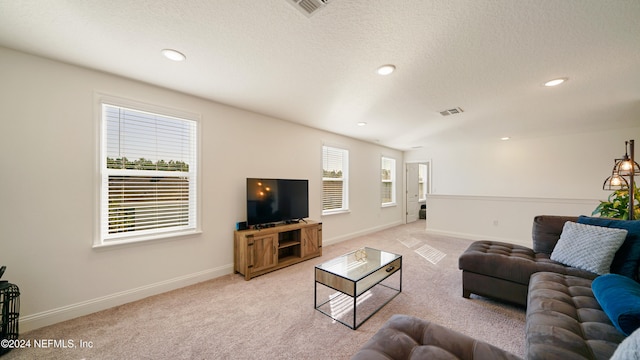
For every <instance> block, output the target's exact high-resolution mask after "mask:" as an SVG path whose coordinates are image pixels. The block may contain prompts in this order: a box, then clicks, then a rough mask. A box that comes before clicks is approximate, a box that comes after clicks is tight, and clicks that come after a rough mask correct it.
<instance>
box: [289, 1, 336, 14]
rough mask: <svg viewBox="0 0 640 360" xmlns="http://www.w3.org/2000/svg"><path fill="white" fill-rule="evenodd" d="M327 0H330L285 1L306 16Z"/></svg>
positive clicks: (319, 7)
mask: <svg viewBox="0 0 640 360" xmlns="http://www.w3.org/2000/svg"><path fill="white" fill-rule="evenodd" d="M329 1H330V0H287V2H289V3H290V4H291V5H293V7H295V8H296V9H298V10H299V11H300V12H301V13H303V14H305V15H306V16H307V17H311V16H312V15H314V14H315V13H316V12H318V10H320V9H321V8H323V7H324V6H325V5H327V4H328V3H329Z"/></svg>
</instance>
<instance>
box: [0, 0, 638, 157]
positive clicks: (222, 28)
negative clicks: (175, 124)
mask: <svg viewBox="0 0 640 360" xmlns="http://www.w3.org/2000/svg"><path fill="white" fill-rule="evenodd" d="M638 19H640V1H638V0H608V1H606V0H562V1H558V0H504V1H501V0H438V1H434V0H385V1H382V0H380V1H373V0H331V1H330V2H329V3H328V5H327V6H325V7H324V8H322V9H321V10H319V11H318V12H316V14H315V15H313V16H312V17H307V16H305V15H303V14H302V13H301V12H299V11H298V10H296V9H295V8H294V7H293V6H292V5H291V4H290V3H289V2H288V1H286V0H259V1H239V0H215V1H212V0H182V1H170V0H136V1H131V0H126V1H124V0H110V1H103V0H31V1H27V0H22V1H9V0H0V45H1V46H5V47H8V48H13V49H17V50H21V51H25V52H28V53H33V54H37V55H41V56H44V57H49V58H53V59H57V60H61V61H64V62H68V63H72V64H77V65H81V66H85V67H89V68H94V69H98V70H102V71H106V72H109V73H113V74H118V75H121V76H125V77H129V78H133V79H137V80H141V81H144V82H148V83H151V84H156V85H159V86H163V87H167V88H171V89H175V90H178V91H181V92H185V93H189V94H193V95H196V96H199V97H203V98H207V99H211V100H214V101H217V102H221V103H225V104H229V105H233V106H236V107H239V108H244V109H248V110H251V111H255V112H258V113H262V114H266V115H270V116H273V117H276V118H280V119H284V120H288V121H293V122H297V123H300V124H304V125H307V126H310V127H314V128H319V129H323V130H328V131H331V132H335V133H339V134H344V135H347V136H351V137H355V138H359V139H363V140H366V141H371V142H376V143H380V144H382V145H386V146H389V147H393V148H397V149H411V148H414V147H419V146H428V145H430V144H434V143H438V142H441V141H447V142H451V141H464V140H467V139H469V138H475V139H487V140H490V139H491V140H493V139H495V140H497V139H499V138H500V137H502V136H511V137H512V138H514V139H515V138H524V137H537V136H548V135H551V134H557V133H573V132H581V131H596V130H603V129H609V128H622V127H631V126H638V125H640V20H638ZM164 48H174V49H177V50H179V51H181V52H183V53H184V54H186V55H187V61H185V62H182V63H175V62H171V61H168V60H166V59H164V58H163V57H162V56H161V55H160V50H161V49H164ZM388 63H390V64H395V65H396V67H397V70H396V72H395V73H393V74H391V75H389V76H385V77H383V76H379V75H377V74H376V73H375V69H376V68H377V67H378V66H380V65H382V64H388ZM557 77H568V78H569V81H568V82H566V83H565V84H563V85H561V86H559V87H555V88H545V87H544V86H542V83H543V82H545V81H546V80H550V79H553V78H557ZM455 107H461V108H462V109H464V112H463V113H462V114H458V115H452V116H447V117H443V116H441V115H440V111H442V110H446V109H451V108H455ZM360 121H364V122H366V123H368V125H367V126H364V127H359V126H357V123H358V122H360Z"/></svg>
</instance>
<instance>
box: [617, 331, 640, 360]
mask: <svg viewBox="0 0 640 360" xmlns="http://www.w3.org/2000/svg"><path fill="white" fill-rule="evenodd" d="M610 360H640V329H638V330H636V331H634V332H633V333H632V334H631V335H629V337H627V338H626V339H624V341H622V343H620V345H619V346H618V348H617V349H616V352H614V353H613V356H612V357H611V359H610Z"/></svg>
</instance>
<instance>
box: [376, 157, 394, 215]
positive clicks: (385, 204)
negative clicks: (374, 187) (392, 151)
mask: <svg viewBox="0 0 640 360" xmlns="http://www.w3.org/2000/svg"><path fill="white" fill-rule="evenodd" d="M387 161H388V162H391V169H386V168H385V162H387ZM384 170H389V172H390V174H389V177H390V179H389V180H386V179H384V177H383V176H382V172H383V171H384ZM396 180H397V178H396V159H394V158H391V157H387V156H382V157H381V158H380V203H381V206H382V207H389V206H396V205H397V200H396ZM383 183H391V201H388V202H383V194H382V184H383Z"/></svg>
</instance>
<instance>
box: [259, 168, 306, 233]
mask: <svg viewBox="0 0 640 360" xmlns="http://www.w3.org/2000/svg"><path fill="white" fill-rule="evenodd" d="M306 217H309V181H308V180H294V179H257V178H247V224H248V225H260V224H269V223H275V222H290V221H295V220H300V219H304V218H306Z"/></svg>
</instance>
